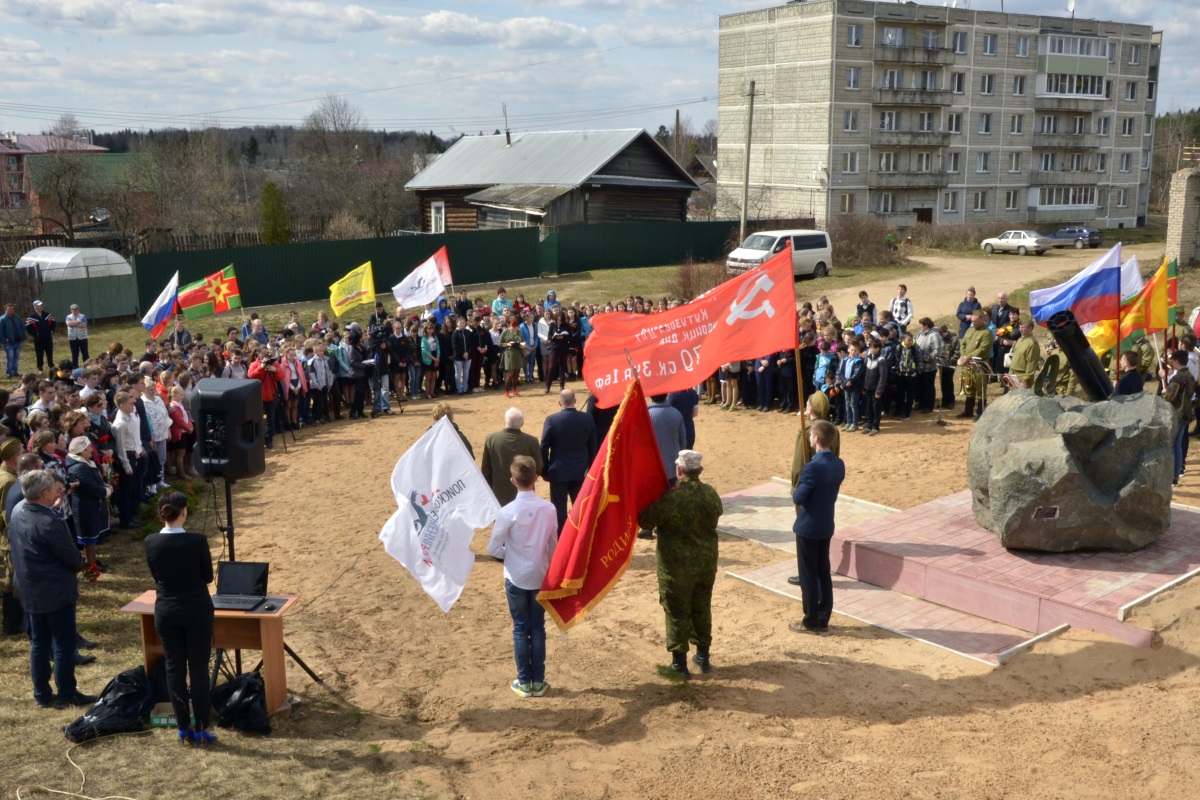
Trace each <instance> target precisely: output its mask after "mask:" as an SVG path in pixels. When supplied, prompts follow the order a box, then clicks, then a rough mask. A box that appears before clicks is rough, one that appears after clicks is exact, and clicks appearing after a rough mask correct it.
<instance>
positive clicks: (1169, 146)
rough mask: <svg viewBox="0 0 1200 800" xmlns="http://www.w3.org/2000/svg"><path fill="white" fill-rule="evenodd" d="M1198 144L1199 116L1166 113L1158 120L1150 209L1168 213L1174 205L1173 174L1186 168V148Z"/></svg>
mask: <svg viewBox="0 0 1200 800" xmlns="http://www.w3.org/2000/svg"><path fill="white" fill-rule="evenodd" d="M1195 144H1196V118H1195V117H1194V116H1193V115H1191V114H1185V113H1179V112H1175V113H1170V114H1164V115H1163V116H1161V117H1158V118H1157V119H1156V120H1155V127H1154V160H1153V162H1152V164H1151V170H1150V209H1151V210H1153V211H1157V212H1159V213H1164V214H1165V213H1166V212H1167V210H1168V207H1169V206H1170V204H1171V177H1172V176H1173V175H1174V174H1175V173H1176V172H1178V171H1179V170H1181V169H1183V167H1184V163H1183V151H1184V148H1187V147H1192V146H1194V145H1195Z"/></svg>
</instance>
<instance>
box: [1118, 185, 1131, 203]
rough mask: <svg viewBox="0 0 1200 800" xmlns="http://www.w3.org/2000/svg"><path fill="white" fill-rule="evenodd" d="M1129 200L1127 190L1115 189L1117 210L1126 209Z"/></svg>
mask: <svg viewBox="0 0 1200 800" xmlns="http://www.w3.org/2000/svg"><path fill="white" fill-rule="evenodd" d="M1128 198H1129V190H1128V189H1117V208H1126V207H1128V206H1129V203H1128V202H1127V200H1128Z"/></svg>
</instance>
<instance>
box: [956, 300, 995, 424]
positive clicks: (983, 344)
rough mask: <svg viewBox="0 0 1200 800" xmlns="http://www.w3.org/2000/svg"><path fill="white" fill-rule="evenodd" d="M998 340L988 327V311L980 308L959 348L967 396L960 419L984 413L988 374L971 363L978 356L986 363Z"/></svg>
mask: <svg viewBox="0 0 1200 800" xmlns="http://www.w3.org/2000/svg"><path fill="white" fill-rule="evenodd" d="M995 341H996V334H994V333H992V332H991V330H990V329H989V328H988V316H987V312H986V311H984V310H983V309H978V310H976V311H975V313H974V314H973V315H972V317H971V327H970V329H968V330H967V333H966V335H965V336H963V339H962V348H961V349H960V350H959V357H958V363H959V366H961V367H962V391H963V396H964V397H965V398H966V401H965V407H964V408H963V410H962V413H961V414H958V415H957V416H958V417H959V418H960V419H966V418H967V417H974V418H975V419H979V416H980V414H982V413H983V398H984V392H985V391H986V390H987V379H988V378H987V375H986V374H981V373H980V372H978V371H977V370H976V368H975V367H974V366H973V365H972V364H971V359H972V358H978V359H980V361H981V362H982V363H984V364H986V363H987V362H988V359H990V358H991V357H992V344H993V343H994V342H995ZM976 401H978V403H979V412H978V413H976V412H975V404H976Z"/></svg>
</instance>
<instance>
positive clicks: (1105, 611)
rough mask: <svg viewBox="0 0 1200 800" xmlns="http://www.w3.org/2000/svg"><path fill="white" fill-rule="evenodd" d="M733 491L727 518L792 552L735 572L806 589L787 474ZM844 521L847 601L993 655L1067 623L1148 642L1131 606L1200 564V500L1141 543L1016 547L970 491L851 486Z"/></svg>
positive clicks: (726, 522)
mask: <svg viewBox="0 0 1200 800" xmlns="http://www.w3.org/2000/svg"><path fill="white" fill-rule="evenodd" d="M724 500H725V508H726V513H725V515H724V516H723V517H722V518H721V529H722V530H724V531H725V532H727V533H730V534H733V535H737V536H743V537H745V538H748V539H752V540H755V541H759V542H762V543H763V544H766V545H767V546H769V547H773V548H775V549H778V550H781V551H785V552H789V553H792V554H793V557H792V559H789V560H788V561H786V562H782V563H780V564H777V565H773V566H772V567H764V568H763V569H761V570H755V571H753V572H747V573H746V574H744V575H735V577H739V578H742V579H744V580H749V581H750V582H752V583H755V584H756V585H760V586H763V587H764V588H767V589H769V590H771V591H776V592H779V593H780V594H785V595H788V596H795V597H798V596H799V594H798V592H797V591H795V587H792V586H790V585H788V584H787V582H786V576H787V575H790V574H795V561H794V553H795V542H794V537H793V536H792V533H791V526H792V521H793V519H794V511H793V509H792V506H791V500H790V497H789V496H788V488H787V486H786V484H783V483H780V482H778V481H776V482H772V483H768V484H762V485H760V486H753V487H750V488H748V489H744V490H741V491H739V492H734V493H732V494H729V495H726V496H725V498H724ZM837 521H838V530H837V533H836V535H835V536H834V541H833V543H832V545H831V548H830V560H831V563H832V565H833V569H834V571H835V572H836V573H838V574H840V575H843V576H846V577H847V578H849V579H854V580H847V581H841V580H838V581H836V583H835V587H836V588H835V600H834V607H835V609H837V611H838V612H839V613H840V612H842V611H843V609H845V611H846V612H847V615H848V616H852V617H855V618H856V619H860V620H862V621H863V622H868V623H870V624H873V625H877V626H879V627H883V628H886V629H889V630H894V631H896V632H898V633H902V634H904V635H910V636H913V637H914V638H919V639H922V640H923V641H929V642H931V643H933V644H937V645H939V646H942V647H947V648H948V649H951V650H955V651H956V652H961V653H963V654H964V655H968V656H970V657H972V658H976V659H979V660H983V661H987V662H989V663H997V662H998V661H1002V660H1003V659H1004V656H1003V654H1004V653H1006V652H1008V651H1009V649H1010V648H1011V647H1013V646H1016V645H1017V644H1019V642H1020V641H1026V640H1028V639H1029V638H1030V637H1032V636H1033V635H1034V634H1045V633H1050V632H1054V631H1057V630H1060V629H1061V628H1062V627H1063V626H1064V625H1069V626H1072V627H1081V628H1088V629H1091V630H1096V631H1100V632H1102V633H1106V634H1108V635H1110V636H1113V637H1114V638H1116V639H1118V640H1120V641H1124V642H1127V643H1129V644H1134V645H1139V646H1142V647H1147V646H1149V645H1150V644H1151V641H1152V637H1153V631H1149V630H1146V629H1144V628H1140V627H1138V626H1135V625H1131V624H1128V623H1126V622H1124V620H1125V617H1126V614H1127V613H1128V610H1129V608H1131V607H1132V606H1134V605H1136V604H1137V603H1138V602H1143V601H1145V600H1146V599H1148V598H1149V596H1151V595H1153V594H1154V593H1157V592H1160V591H1162V590H1164V589H1165V588H1167V587H1168V586H1171V585H1173V584H1175V583H1178V582H1180V581H1181V580H1184V579H1187V578H1188V577H1190V576H1192V575H1193V574H1195V573H1197V572H1198V571H1200V512H1197V511H1196V510H1194V509H1189V508H1185V507H1181V506H1176V507H1175V508H1174V509H1173V512H1172V524H1171V527H1170V529H1168V530H1167V532H1166V533H1164V534H1163V535H1162V536H1161V537H1160V538H1159V540H1158V541H1156V542H1155V543H1153V544H1151V545H1149V546H1148V547H1144V548H1142V549H1141V550H1139V551H1136V552H1134V553H1108V552H1091V553H1063V554H1053V553H1033V552H1019V551H1009V550H1006V549H1004V548H1003V547H1001V546H1000V543H999V541H998V539H997V538H996V536H995V535H994V534H993V533H991V532H990V531H987V530H984V529H983V528H980V527H979V526H978V525H976V524H975V519H974V516H973V515H972V513H971V497H970V492H967V491H963V492H959V493H957V494H953V495H949V496H947V497H943V498H940V499H938V500H934V501H932V502H929V503H925V504H923V505H920V506H916V507H914V508H910V509H907V510H905V511H895V510H892V509H887V508H885V507H883V506H878V505H874V504H870V503H863V502H861V501H856V500H854V499H853V498H847V497H842V498H839V500H838V507H837ZM784 573H786V574H784ZM864 587H866V588H864ZM881 590H895V591H887V592H884V591H881ZM839 595H840V596H839ZM881 597H882V598H886V599H883V600H881V599H878V598H881ZM916 604H923V605H916ZM940 609H944V610H945V611H942V610H940ZM946 612H950V613H949V614H947V613H946ZM954 614H959V615H960V616H953V615H954ZM991 625H998V626H999V627H998V628H990V627H989V626H991ZM1018 637H1019V641H1018Z"/></svg>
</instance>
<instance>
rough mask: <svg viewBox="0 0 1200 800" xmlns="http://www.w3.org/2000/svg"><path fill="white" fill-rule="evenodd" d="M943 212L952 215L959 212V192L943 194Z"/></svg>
mask: <svg viewBox="0 0 1200 800" xmlns="http://www.w3.org/2000/svg"><path fill="white" fill-rule="evenodd" d="M942 211H946V212H949V213H951V214H953V213H956V212H957V211H958V192H942Z"/></svg>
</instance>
